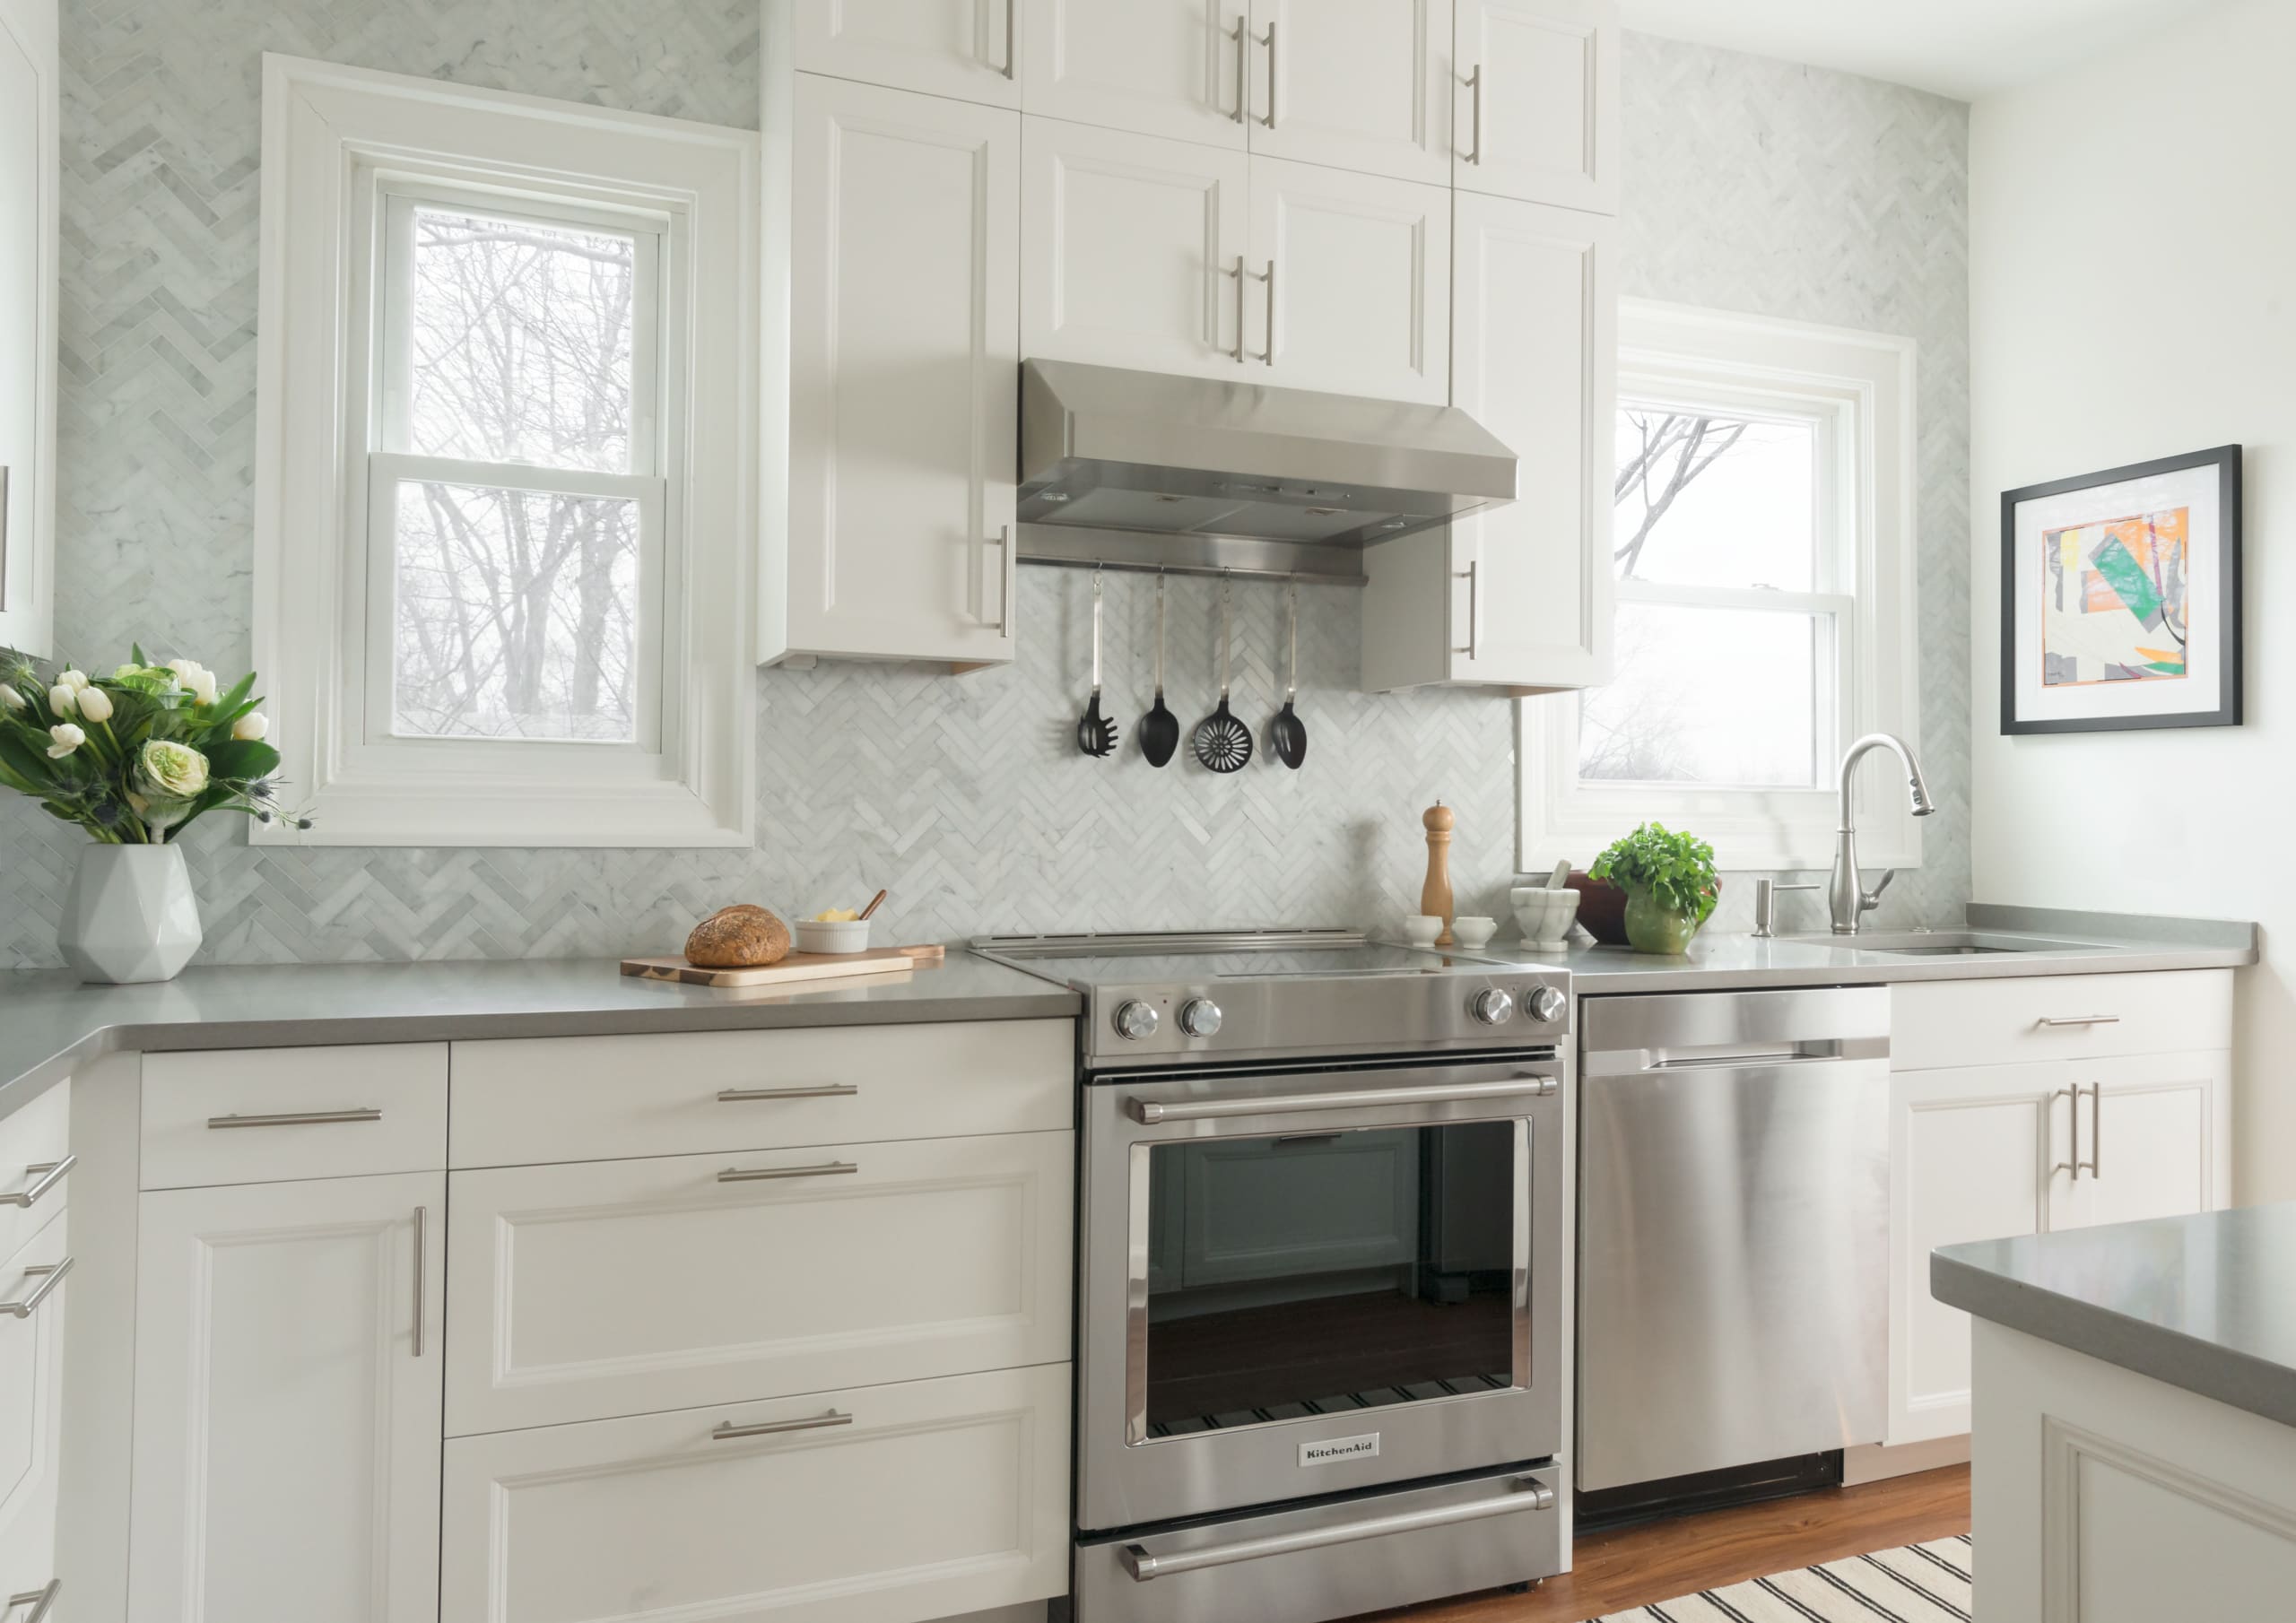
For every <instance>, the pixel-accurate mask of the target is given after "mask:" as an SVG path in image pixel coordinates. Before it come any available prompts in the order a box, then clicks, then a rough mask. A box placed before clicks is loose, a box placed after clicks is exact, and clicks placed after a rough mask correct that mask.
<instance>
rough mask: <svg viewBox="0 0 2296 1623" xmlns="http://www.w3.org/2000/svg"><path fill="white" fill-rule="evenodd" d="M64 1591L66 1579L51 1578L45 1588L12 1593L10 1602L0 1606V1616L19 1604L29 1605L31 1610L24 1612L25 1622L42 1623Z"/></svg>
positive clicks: (9, 1598) (3, 1615) (4, 1615)
mask: <svg viewBox="0 0 2296 1623" xmlns="http://www.w3.org/2000/svg"><path fill="white" fill-rule="evenodd" d="M62 1593H64V1580H63V1579H61V1578H50V1579H49V1580H48V1587H47V1588H45V1589H28V1590H26V1591H25V1592H24V1593H22V1594H20V1595H10V1596H9V1597H8V1603H7V1604H6V1605H5V1606H0V1618H4V1617H6V1616H7V1615H8V1614H9V1613H10V1612H12V1611H13V1610H16V1608H18V1607H19V1606H29V1607H30V1608H31V1610H30V1611H28V1612H26V1613H25V1614H24V1616H23V1623H40V1619H43V1618H45V1617H47V1616H48V1610H49V1609H50V1608H51V1607H53V1606H54V1605H55V1604H56V1597H57V1596H58V1595H60V1594H62Z"/></svg>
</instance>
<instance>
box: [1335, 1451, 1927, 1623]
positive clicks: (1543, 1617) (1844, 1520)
mask: <svg viewBox="0 0 2296 1623" xmlns="http://www.w3.org/2000/svg"><path fill="white" fill-rule="evenodd" d="M1969 1530H1970V1468H1969V1467H1968V1466H1966V1465H1949V1466H1946V1467H1944V1469H1942V1470H1938V1471H1922V1472H1920V1473H1918V1475H1914V1476H1909V1477H1894V1478H1892V1479H1891V1480H1888V1481H1884V1482H1868V1483H1866V1484H1865V1485H1864V1486H1863V1487H1859V1488H1829V1489H1827V1490H1825V1491H1824V1492H1822V1493H1808V1494H1803V1495H1800V1496H1799V1497H1795V1498H1791V1499H1773V1500H1771V1501H1770V1503H1768V1504H1766V1505H1748V1506H1740V1507H1738V1508H1735V1509H1731V1510H1717V1511H1709V1512H1708V1513H1707V1514H1705V1515H1696V1516H1679V1517H1676V1518H1674V1519H1673V1520H1671V1521H1665V1522H1646V1523H1642V1524H1640V1525H1639V1526H1635V1527H1622V1528H1617V1529H1613V1531H1611V1532H1597V1533H1590V1534H1588V1535H1587V1536H1586V1537H1584V1538H1581V1539H1580V1540H1578V1548H1577V1550H1576V1553H1575V1558H1574V1559H1573V1562H1572V1570H1571V1571H1570V1572H1567V1573H1564V1574H1563V1575H1561V1576H1560V1577H1554V1578H1549V1579H1548V1580H1547V1581H1546V1582H1545V1583H1544V1584H1542V1585H1541V1586H1540V1587H1539V1588H1537V1589H1535V1590H1533V1591H1532V1592H1531V1593H1528V1594H1523V1595H1510V1594H1504V1593H1500V1594H1483V1595H1473V1596H1469V1597H1468V1598H1466V1599H1465V1600H1460V1601H1438V1602H1436V1603H1435V1604H1433V1605H1431V1606H1413V1607H1406V1608H1405V1609H1404V1610H1400V1611H1387V1612H1379V1613H1377V1614H1375V1615H1376V1616H1378V1617H1379V1618H1383V1619H1391V1620H1395V1623H1401V1620H1402V1619H1409V1620H1410V1623H1584V1620H1585V1619H1588V1618H1598V1617H1602V1616H1604V1615H1605V1614H1606V1613H1610V1612H1614V1611H1623V1610H1627V1609H1629V1608H1631V1607H1636V1606H1647V1605H1648V1604H1649V1603H1650V1602H1651V1601H1668V1600H1672V1599H1673V1598H1674V1597H1675V1596H1677V1595H1686V1594H1696V1593H1698V1592H1699V1591H1700V1590H1701V1589H1719V1588H1721V1587H1722V1586H1723V1585H1724V1584H1743V1583H1744V1582H1746V1581H1747V1580H1748V1579H1750V1578H1759V1577H1761V1576H1763V1575H1767V1574H1770V1573H1774V1572H1787V1571H1790V1570H1792V1569H1793V1568H1795V1567H1813V1566H1815V1565H1816V1564H1818V1563H1819V1562H1821V1561H1832V1560H1839V1558H1842V1557H1844V1556H1854V1555H1858V1554H1862V1553H1863V1552H1865V1551H1866V1550H1870V1549H1891V1548H1892V1547H1894V1546H1896V1545H1900V1544H1918V1543H1921V1542H1922V1541H1926V1540H1929V1539H1944V1538H1950V1537H1952V1535H1953V1534H1955V1533H1963V1532H1969Z"/></svg>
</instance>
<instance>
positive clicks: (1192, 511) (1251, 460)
mask: <svg viewBox="0 0 2296 1623" xmlns="http://www.w3.org/2000/svg"><path fill="white" fill-rule="evenodd" d="M1513 499H1515V454H1514V453H1513V452H1512V451H1510V450H1509V449H1508V448H1507V447H1505V446H1503V445H1501V444H1500V442H1499V441H1498V440H1497V439H1495V438H1492V435H1491V434H1490V433H1489V432H1488V431H1487V430H1485V429H1484V428H1483V425H1482V424H1480V423H1478V422H1477V421H1475V420H1474V418H1472V417H1470V416H1468V415H1467V413H1466V412H1463V411H1461V410H1459V409H1458V408H1457V406H1435V405H1413V404H1405V403H1402V402H1398V401H1389V400H1364V399H1360V398H1357V397H1356V396H1354V395H1320V394H1315V393H1311V392H1310V391H1309V390H1306V389H1278V388H1270V387H1268V386H1265V385H1264V384H1257V383H1246V382H1221V381H1215V380H1213V379H1211V378H1176V377H1171V376H1169V375H1167V374H1164V373H1161V372H1135V371H1128V370H1126V369H1122V368H1118V367H1102V366H1085V365H1083V364H1081V363H1079V362H1076V361H1070V360H1031V361H1028V362H1026V363H1024V364H1023V366H1022V369H1021V490H1020V509H1019V516H1020V519H1021V522H1022V524H1023V525H1057V526H1060V527H1063V528H1074V529H1079V530H1101V531H1107V530H1117V531H1126V532H1130V533H1131V535H1132V538H1133V539H1134V540H1135V542H1136V541H1137V540H1138V539H1139V538H1140V537H1141V536H1142V535H1144V534H1152V535H1161V536H1193V537H1202V538H1212V537H1226V536H1236V537H1242V538H1245V539H1247V540H1250V541H1257V542H1285V543H1290V544H1291V546H1305V547H1336V548H1344V549H1357V550H1360V549H1361V548H1363V547H1367V546H1371V545H1375V544H1377V543H1378V542H1383V541H1392V540H1394V539H1396V537H1397V536H1401V535H1408V534H1412V533H1413V531H1416V530H1424V529H1427V528H1430V527H1431V526H1432V525H1439V524H1448V523H1449V522H1450V521H1451V520H1452V519H1454V518H1457V517H1459V516H1462V515H1465V514H1468V513H1473V512H1474V511H1476V510H1477V509H1478V508H1486V507H1493V506H1496V505H1498V504H1500V503H1501V502H1508V501H1512V500H1513Z"/></svg>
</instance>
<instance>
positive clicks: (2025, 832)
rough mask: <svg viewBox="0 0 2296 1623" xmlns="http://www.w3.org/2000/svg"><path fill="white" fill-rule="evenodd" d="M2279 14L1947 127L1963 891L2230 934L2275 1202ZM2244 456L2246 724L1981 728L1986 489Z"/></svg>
mask: <svg viewBox="0 0 2296 1623" xmlns="http://www.w3.org/2000/svg"><path fill="white" fill-rule="evenodd" d="M2292 64H2296V4H2289V3H2288V0H2244V3H2242V4H2231V5H2228V6H2225V7H2223V8H2222V9H2221V10H2218V11H2215V12H2213V13H2208V14H2206V15H2205V16H2202V17H2200V18H2197V19H2193V20H2189V21H2187V22H2181V23H2179V24H2178V25H2177V26H2176V27H2174V28H2173V29H2172V30H2170V31H2168V32H2166V33H2164V34H2162V35H2161V36H2160V37H2158V38H2155V39H2150V40H2148V41H2145V42H2144V43H2143V44H2141V45H2140V46H2137V47H2133V48H2126V49H2124V50H2120V51H2117V52H2115V53H2114V54H2112V55H2110V56H2107V57H2105V58H2104V59H2102V60H2100V61H2097V62H2094V63H2092V64H2089V65H2085V66H2083V67H2082V68H2079V69H2076V70H2073V71H2071V72H2067V73H2065V74H2058V75H2057V76H2055V77H2053V78H2051V79H2048V80H2047V81H2044V82H2041V83H2039V84H2037V85H2034V86H2032V87H2030V88H2028V89H2024V90H2020V91H2013V92H2010V93H2006V94H2004V95H2001V96H1997V97H1994V98H1990V99H1987V100H1982V101H1979V103H1978V104H1977V106H1976V108H1975V109H1974V112H1973V115H1972V118H1971V125H1970V233H1971V253H1970V261H1971V268H1970V318H1971V336H1970V353H1971V359H1972V388H1973V396H1972V401H1971V440H1972V445H1973V456H1972V459H1971V478H1972V492H1973V499H1972V502H1971V512H1972V522H1971V534H1970V560H1971V568H1970V581H1971V583H1972V585H1971V591H1970V613H1971V617H1972V618H1971V629H1972V632H1973V635H1972V636H1971V638H1970V647H1971V650H1972V653H1973V655H1974V660H1975V664H1974V667H1973V671H1972V675H1973V677H1974V681H1973V683H1972V697H1971V733H1972V734H1973V739H1972V743H1973V748H1972V751H1971V756H1972V759H1971V768H1972V784H1973V791H1974V795H1975V806H1974V829H1973V832H1974V837H1975V838H1974V851H1973V853H1972V867H1973V882H1972V887H1971V889H1972V891H1973V893H1974V894H1975V895H1976V896H1977V897H1978V898H1980V899H1982V900H1985V901H1994V902H2022V903H2030V904H2037V905H2043V906H2053V907H2093V908H2100V909H2104V910H2108V911H2115V912H2160V913H2176V914H2188V915H2200V916H2214V917H2228V918H2253V919H2257V920H2258V921H2260V922H2261V923H2262V924H2264V926H2265V935H2266V939H2265V953H2266V958H2265V962H2264V963H2263V964H2262V965H2261V966H2259V967H2258V968H2256V969H2253V970H2250V971H2248V972H2247V973H2245V974H2244V975H2243V976H2241V977H2240V982H2241V985H2240V993H2239V1026H2238V1030H2239V1037H2238V1040H2239V1091H2238V1093H2237V1095H2236V1098H2237V1101H2238V1102H2237V1105H2236V1112H2237V1117H2236V1119H2237V1120H2238V1122H2239V1133H2238V1135H2237V1149H2236V1151H2235V1163H2234V1168H2233V1176H2234V1185H2235V1193H2236V1198H2237V1199H2238V1200H2239V1202H2241V1203H2242V1204H2248V1203H2252V1202H2258V1201H2267V1200H2284V1199H2289V1198H2291V1197H2296V1076H2291V1075H2290V1074H2289V1072H2290V1070H2291V1068H2292V1065H2296V1002H2292V999H2291V996H2290V989H2289V976H2290V973H2291V969H2292V963H2296V953H2292V951H2291V948H2290V945H2289V943H2290V942H2296V862H2292V861H2291V860H2290V859H2289V857H2288V855H2287V854H2286V850H2285V844H2286V840H2287V837H2288V830H2289V828H2290V825H2291V822H2292V820H2296V818H2292V813H2296V794H2292V790H2296V712H2292V710H2291V709H2290V708H2289V707H2287V706H2284V705H2283V704H2282V703H2281V700H2282V699H2283V697H2285V696H2286V695H2287V693H2288V691H2289V677H2288V670H2289V667H2288V664H2287V662H2286V661H2285V660H2283V659H2281V658H2279V657H2278V654H2279V653H2280V652H2281V651H2282V650H2284V649H2286V648H2287V647H2290V642H2289V639H2288V638H2287V637H2286V635H2285V634H2284V633H2283V634H2281V635H2278V636H2275V634H2274V628H2276V627H2283V626H2285V625H2286V624H2287V623H2288V620H2289V616H2290V615H2292V614H2296V570H2292V569H2291V568H2289V566H2288V564H2287V562H2286V561H2285V560H2286V559H2287V557H2288V553H2289V547H2290V543H2291V542H2292V541H2296V489H2292V486H2291V481H2292V480H2296V169H2292V163H2291V160H2292V157H2296V94H2291V91H2290V86H2289V80H2288V75H2289V68H2290V65H2292ZM2232 442H2239V443H2242V444H2245V445H2246V446H2247V447H2248V455H2247V482H2248V491H2247V494H2248V504H2247V505H2248V515H2247V534H2246V548H2245V556H2246V566H2247V615H2246V619H2247V624H2248V659H2247V672H2248V705H2247V712H2248V725H2246V726H2244V727H2239V728H2215V729H2203V730H2196V731H2187V732H2161V733H2088V734H2078V733H2075V734H2068V735H2062V736H2052V737H2046V738H2017V739H2008V738H2004V737H2002V736H2001V735H2000V722H1999V702H2000V698H1999V696H2000V687H1999V681H2000V673H1999V663H2000V661H1999V626H2000V603H1999V595H2000V594H1999V586H1998V577H1999V567H2000V566H1999V560H2000V531H1999V516H1998V515H1999V504H2000V495H2001V492H2002V491H2003V490H2013V489H2015V488H2017V487H2018V486H2021V485H2025V484H2031V483H2035V482H2039V481H2042V480H2047V479H2053V478H2057V477H2060V476H2064V475H2069V474H2075V473H2088V472H2093V471H2095V470H2098V469H2102V468H2108V467H2112V466H2116V465H2118V464H2123V463H2130V462H2137V461H2142V460H2144V459H2146V458H2149V457H2155V456H2170V455H2172V454H2175V453H2179V452H2184V451H2194V450H2199V449H2202V448H2204V447H2209V446H2214V445H2222V444H2227V443H2232Z"/></svg>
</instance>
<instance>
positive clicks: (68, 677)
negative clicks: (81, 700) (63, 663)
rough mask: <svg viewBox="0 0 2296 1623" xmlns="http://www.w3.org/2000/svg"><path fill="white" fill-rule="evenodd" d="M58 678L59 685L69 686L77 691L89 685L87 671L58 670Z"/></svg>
mask: <svg viewBox="0 0 2296 1623" xmlns="http://www.w3.org/2000/svg"><path fill="white" fill-rule="evenodd" d="M56 680H57V685H58V686H61V687H66V688H69V689H71V690H72V691H74V693H77V692H79V691H80V690H82V689H83V688H84V687H86V686H87V685H88V673H86V672H85V671H58V672H57V673H56Z"/></svg>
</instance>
